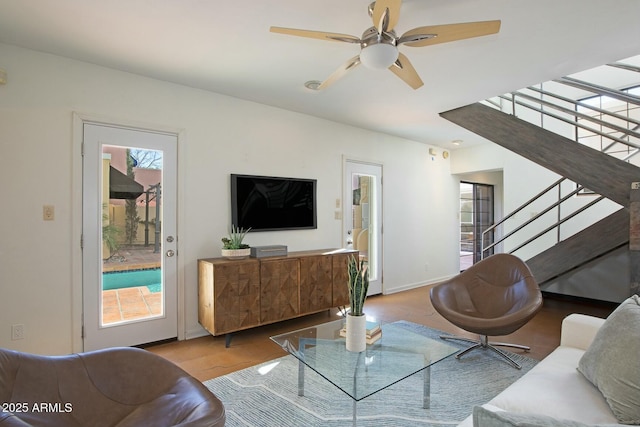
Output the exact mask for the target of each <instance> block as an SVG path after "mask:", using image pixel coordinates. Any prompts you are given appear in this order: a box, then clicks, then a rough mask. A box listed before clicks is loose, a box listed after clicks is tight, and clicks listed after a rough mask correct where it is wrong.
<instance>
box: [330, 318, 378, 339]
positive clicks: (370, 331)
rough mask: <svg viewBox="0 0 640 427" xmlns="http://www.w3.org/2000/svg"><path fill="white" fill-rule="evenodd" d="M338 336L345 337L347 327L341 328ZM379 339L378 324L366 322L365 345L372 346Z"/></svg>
mask: <svg viewBox="0 0 640 427" xmlns="http://www.w3.org/2000/svg"><path fill="white" fill-rule="evenodd" d="M340 336H341V337H346V336H347V327H346V326H343V327H342V329H340ZM380 338H382V328H381V327H380V324H379V323H377V322H369V321H368V322H367V344H373V343H374V342H376V341H378V340H379V339H380Z"/></svg>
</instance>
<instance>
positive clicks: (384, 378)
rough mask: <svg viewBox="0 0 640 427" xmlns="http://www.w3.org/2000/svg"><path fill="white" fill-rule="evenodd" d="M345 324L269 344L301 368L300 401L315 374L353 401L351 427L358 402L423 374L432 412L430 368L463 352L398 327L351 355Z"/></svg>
mask: <svg viewBox="0 0 640 427" xmlns="http://www.w3.org/2000/svg"><path fill="white" fill-rule="evenodd" d="M343 325H344V320H335V321H333V322H328V323H323V324H321V325H317V326H312V327H310V328H304V329H300V330H297V331H293V332H288V333H286V334H281V335H276V336H273V337H271V339H272V340H273V341H274V342H275V343H277V344H278V345H280V346H281V347H282V348H283V349H284V350H286V351H287V352H288V353H289V354H291V355H293V356H295V357H296V358H297V359H298V361H299V363H298V395H299V396H304V371H305V368H307V367H308V368H311V369H312V370H314V371H315V372H317V373H318V374H320V376H321V377H322V378H324V379H325V380H327V381H329V382H330V383H331V384H333V385H334V386H336V387H337V388H338V389H340V390H342V391H343V392H344V393H345V394H347V395H348V396H349V397H351V398H352V399H353V425H354V426H355V425H356V420H357V404H358V401H360V400H362V399H364V398H366V397H369V396H371V395H372V394H375V393H377V392H379V391H381V390H384V389H385V388H387V387H389V386H391V385H393V384H395V383H397V382H399V381H402V380H403V379H405V378H408V377H410V376H412V375H415V374H417V373H419V372H422V373H423V375H424V387H423V390H422V392H423V407H424V408H429V406H430V404H431V402H430V389H431V376H430V369H429V368H430V367H431V366H432V365H433V364H435V363H437V362H439V361H441V360H443V359H445V358H447V357H449V356H451V355H452V354H454V353H456V352H457V351H458V350H459V349H458V348H456V347H452V346H451V345H449V344H446V343H444V342H442V341H440V340H434V339H431V338H427V337H425V336H422V335H419V334H416V333H414V332H411V331H410V330H408V329H406V328H404V327H402V326H400V325H397V324H393V323H390V324H386V325H382V338H381V339H380V340H378V341H376V342H375V343H373V344H370V345H367V349H366V350H365V351H363V352H361V353H354V352H350V351H347V349H346V348H345V339H344V338H342V337H340V329H342V327H343Z"/></svg>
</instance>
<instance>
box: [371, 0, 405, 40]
mask: <svg viewBox="0 0 640 427" xmlns="http://www.w3.org/2000/svg"><path fill="white" fill-rule="evenodd" d="M400 6H402V0H376V2H375V6H374V8H373V12H372V14H371V19H372V20H373V26H374V27H376V29H377V30H378V33H382V32H383V31H391V30H393V28H394V27H395V26H396V24H397V23H398V18H399V17H400Z"/></svg>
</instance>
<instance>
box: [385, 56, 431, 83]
mask: <svg viewBox="0 0 640 427" xmlns="http://www.w3.org/2000/svg"><path fill="white" fill-rule="evenodd" d="M389 70H391V71H392V72H393V73H394V74H395V75H396V76H398V77H400V78H401V79H402V80H403V81H404V82H405V83H406V84H408V85H409V86H411V87H412V88H414V89H418V88H419V87H421V86H422V85H423V84H424V83H423V82H422V79H421V78H420V76H419V75H418V72H417V71H416V69H415V68H413V65H412V64H411V61H409V58H407V57H406V56H405V55H403V54H402V53H400V54H399V55H398V59H397V60H396V62H394V63H393V64H391V66H390V67H389Z"/></svg>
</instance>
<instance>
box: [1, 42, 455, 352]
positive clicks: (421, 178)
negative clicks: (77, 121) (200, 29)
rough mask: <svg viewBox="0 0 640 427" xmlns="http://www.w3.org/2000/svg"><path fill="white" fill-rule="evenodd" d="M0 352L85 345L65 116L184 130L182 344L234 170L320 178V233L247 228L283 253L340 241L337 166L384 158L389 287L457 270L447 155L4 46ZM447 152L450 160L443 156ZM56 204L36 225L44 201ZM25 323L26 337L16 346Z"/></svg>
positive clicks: (75, 150)
mask: <svg viewBox="0 0 640 427" xmlns="http://www.w3.org/2000/svg"><path fill="white" fill-rule="evenodd" d="M0 65H1V66H2V68H4V69H5V70H6V71H7V74H8V83H7V84H6V85H4V86H0V144H1V147H0V152H1V153H2V154H1V156H0V179H1V180H2V185H1V187H0V189H1V190H0V197H1V199H2V200H3V201H5V203H10V205H11V206H12V208H11V209H4V210H3V214H2V219H1V221H0V232H1V233H2V234H1V235H2V241H1V243H0V287H1V291H0V292H1V296H0V346H1V347H5V348H12V349H18V350H24V351H31V352H35V353H46V354H64V353H68V352H71V351H80V350H82V340H81V336H80V331H81V321H82V316H81V312H82V299H81V293H82V284H81V274H80V273H81V256H82V254H81V251H80V241H79V240H80V239H79V236H80V230H81V218H82V216H81V196H82V194H81V181H80V180H81V175H80V174H79V173H78V171H80V170H81V168H80V167H81V157H80V150H79V146H80V145H79V144H80V142H79V141H78V140H76V139H74V128H73V114H74V112H76V113H80V114H84V115H90V116H92V117H100V118H102V119H104V120H109V121H111V122H113V123H125V124H132V123H140V124H144V125H145V126H149V127H153V126H160V127H162V128H163V129H167V128H171V129H175V130H176V131H181V139H180V141H179V144H180V147H179V193H180V194H179V206H178V210H179V227H180V229H179V247H178V253H179V282H180V284H181V285H182V286H184V291H185V299H184V304H183V307H181V308H182V310H183V311H184V314H185V325H184V328H183V329H184V330H182V331H180V333H181V334H182V335H183V336H186V337H193V336H198V335H201V334H204V330H203V329H202V328H201V327H200V326H199V324H198V322H197V283H196V279H197V271H196V261H197V259H198V258H204V257H212V256H219V255H220V238H221V237H222V236H224V235H225V234H226V233H227V229H228V227H229V225H230V208H229V203H230V195H229V174H230V173H249V174H258V175H277V176H294V177H302V178H315V179H317V180H318V229H317V230H305V231H296V232H291V231H289V232H271V233H255V234H251V235H250V236H248V238H247V241H248V243H250V244H251V245H268V244H285V245H288V247H289V250H290V251H296V250H305V249H317V248H335V247H342V246H343V235H344V234H343V225H342V221H341V220H337V219H335V215H334V213H335V200H336V199H341V198H342V194H343V191H342V185H343V183H342V170H343V161H344V159H345V158H353V159H358V160H368V161H373V162H379V163H381V164H383V171H384V178H385V179H384V189H383V192H384V204H383V210H384V224H385V227H384V230H385V233H384V264H383V268H384V287H385V292H387V293H390V292H396V291H399V290H402V289H407V288H411V287H415V286H419V285H421V284H424V283H431V282H435V281H437V280H440V279H442V278H444V277H448V276H450V275H452V274H454V273H455V272H456V269H457V265H458V264H457V262H458V260H457V257H458V236H457V227H458V224H457V213H456V211H457V199H458V187H457V181H456V180H455V179H454V178H453V177H452V176H451V171H450V163H449V160H444V159H438V160H437V161H431V160H430V157H429V155H428V149H429V147H428V146H426V145H424V144H421V143H418V142H414V141H408V140H404V139H400V138H396V137H392V136H389V135H384V134H379V133H374V132H370V131H366V130H363V129H359V128H354V127H350V126H345V125H342V124H338V123H334V122H329V121H326V120H321V119H318V118H314V117H310V116H306V115H301V114H297V113H293V112H289V111H285V110H281V109H277V108H272V107H268V106H264V105H260V104H255V103H251V102H246V101H243V100H239V99H235V98H230V97H227V96H223V95H219V94H214V93H210V92H206V91H202V90H197V89H193V88H188V87H185V86H180V85H176V84H171V83H167V82H162V81H158V80H153V79H149V78H144V77H141V76H137V75H133V74H128V73H124V72H119V71H114V70H110V69H106V68H102V67H98V66H95V65H91V64H87V63H81V62H76V61H72V60H68V59H65V58H61V57H56V56H52V55H48V54H42V53H37V52H34V51H30V50H25V49H21V48H17V47H13V46H7V45H1V44H0ZM452 157H454V156H452ZM44 204H48V205H53V206H54V207H55V220H53V221H43V219H42V205H44ZM12 324H24V326H25V339H23V340H17V341H12V340H11V325H12Z"/></svg>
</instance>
